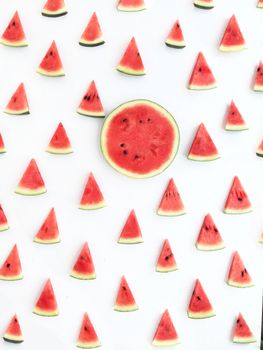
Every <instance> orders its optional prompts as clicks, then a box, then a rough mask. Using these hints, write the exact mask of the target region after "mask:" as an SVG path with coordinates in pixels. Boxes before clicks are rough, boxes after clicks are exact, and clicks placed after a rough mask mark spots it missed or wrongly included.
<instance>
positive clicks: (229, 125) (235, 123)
mask: <svg viewBox="0 0 263 350" xmlns="http://www.w3.org/2000/svg"><path fill="white" fill-rule="evenodd" d="M225 129H226V130H231V131H241V130H247V129H248V126H247V125H246V122H245V120H244V118H243V117H242V115H241V113H240V112H239V110H238V108H237V106H236V105H235V103H234V101H231V103H230V106H229V109H228V111H227V115H226V124H225Z"/></svg>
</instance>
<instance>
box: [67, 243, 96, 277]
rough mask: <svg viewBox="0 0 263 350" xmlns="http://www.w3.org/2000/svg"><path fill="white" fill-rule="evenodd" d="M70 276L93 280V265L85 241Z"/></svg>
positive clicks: (94, 273) (94, 274) (94, 275)
mask: <svg viewBox="0 0 263 350" xmlns="http://www.w3.org/2000/svg"><path fill="white" fill-rule="evenodd" d="M70 276H72V277H75V278H77V279H80V280H93V279H95V278H96V272H95V267H94V264H93V260H92V256H91V253H90V250H89V246H88V243H87V242H86V243H85V244H84V245H83V247H82V249H81V252H80V254H79V256H78V258H77V261H76V262H75V264H74V266H73V269H72V271H71V273H70Z"/></svg>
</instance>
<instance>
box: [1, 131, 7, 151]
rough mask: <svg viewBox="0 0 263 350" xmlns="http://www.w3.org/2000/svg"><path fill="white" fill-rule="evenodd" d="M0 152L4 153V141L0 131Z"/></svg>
mask: <svg viewBox="0 0 263 350" xmlns="http://www.w3.org/2000/svg"><path fill="white" fill-rule="evenodd" d="M0 153H6V148H5V143H4V140H3V137H2V134H1V133H0Z"/></svg>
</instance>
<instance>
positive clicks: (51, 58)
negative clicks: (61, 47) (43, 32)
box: [37, 40, 65, 77]
mask: <svg viewBox="0 0 263 350" xmlns="http://www.w3.org/2000/svg"><path fill="white" fill-rule="evenodd" d="M37 72H38V73H40V74H42V75H46V76H49V77H61V76H64V75H65V73H64V69H63V65H62V61H61V58H60V56H59V52H58V49H57V45H56V43H55V40H53V41H52V44H51V46H50V48H49V49H48V51H47V53H46V54H45V56H44V58H43V59H42V61H41V63H40V65H39V66H38V68H37Z"/></svg>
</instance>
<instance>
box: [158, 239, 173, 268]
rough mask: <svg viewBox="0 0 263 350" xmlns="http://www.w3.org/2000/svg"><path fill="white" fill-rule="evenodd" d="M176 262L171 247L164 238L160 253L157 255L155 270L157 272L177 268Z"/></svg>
mask: <svg viewBox="0 0 263 350" xmlns="http://www.w3.org/2000/svg"><path fill="white" fill-rule="evenodd" d="M177 269H178V268H177V264H176V261H175V258H174V255H173V252H172V248H171V246H170V243H169V241H168V239H165V240H164V243H163V247H162V250H161V253H160V255H159V258H158V261H157V266H156V271H157V272H171V271H175V270H177Z"/></svg>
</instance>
